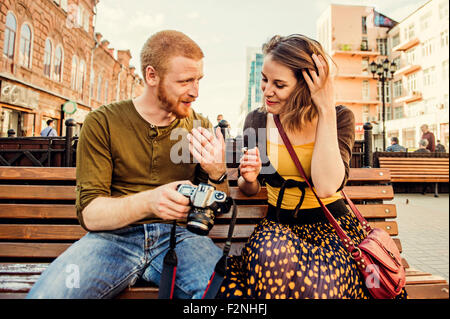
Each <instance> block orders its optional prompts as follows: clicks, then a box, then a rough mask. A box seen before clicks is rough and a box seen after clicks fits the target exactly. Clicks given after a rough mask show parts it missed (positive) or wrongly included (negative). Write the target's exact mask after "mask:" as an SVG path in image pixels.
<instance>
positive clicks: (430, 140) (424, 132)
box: [420, 124, 436, 152]
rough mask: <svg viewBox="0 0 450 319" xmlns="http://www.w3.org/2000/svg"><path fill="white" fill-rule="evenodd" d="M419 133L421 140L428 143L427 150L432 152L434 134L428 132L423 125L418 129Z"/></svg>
mask: <svg viewBox="0 0 450 319" xmlns="http://www.w3.org/2000/svg"><path fill="white" fill-rule="evenodd" d="M420 129H421V131H422V138H421V139H422V140H427V141H428V146H427V149H428V150H430V152H434V150H435V148H436V147H435V142H434V141H435V139H434V134H433V133H432V132H430V131H429V130H428V125H427V124H423V125H422V126H421V127H420Z"/></svg>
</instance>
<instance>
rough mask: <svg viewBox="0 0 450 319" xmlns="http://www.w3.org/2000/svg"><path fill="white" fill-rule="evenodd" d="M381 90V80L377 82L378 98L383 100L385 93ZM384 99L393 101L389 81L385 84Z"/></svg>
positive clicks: (387, 101) (388, 101) (389, 101)
mask: <svg viewBox="0 0 450 319" xmlns="http://www.w3.org/2000/svg"><path fill="white" fill-rule="evenodd" d="M382 93H383V92H382V90H381V82H377V100H378V101H382V98H383V95H382ZM384 99H385V100H384V101H385V102H386V103H391V88H390V86H389V84H388V83H385V84H384Z"/></svg>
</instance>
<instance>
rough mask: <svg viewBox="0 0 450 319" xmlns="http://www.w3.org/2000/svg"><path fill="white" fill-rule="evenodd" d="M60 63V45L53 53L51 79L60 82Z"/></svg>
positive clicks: (61, 53)
mask: <svg viewBox="0 0 450 319" xmlns="http://www.w3.org/2000/svg"><path fill="white" fill-rule="evenodd" d="M62 63H63V50H62V47H61V46H60V45H58V46H57V47H56V51H55V64H54V66H53V79H54V80H56V81H59V82H61V81H62Z"/></svg>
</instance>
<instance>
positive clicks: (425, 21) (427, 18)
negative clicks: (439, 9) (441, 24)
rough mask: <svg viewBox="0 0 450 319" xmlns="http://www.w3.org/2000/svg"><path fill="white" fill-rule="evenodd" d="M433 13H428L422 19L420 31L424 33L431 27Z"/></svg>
mask: <svg viewBox="0 0 450 319" xmlns="http://www.w3.org/2000/svg"><path fill="white" fill-rule="evenodd" d="M430 20H431V11H428V12H427V13H425V14H424V15H422V16H421V17H420V30H421V31H424V30H426V29H428V27H429V26H430Z"/></svg>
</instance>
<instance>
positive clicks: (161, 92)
mask: <svg viewBox="0 0 450 319" xmlns="http://www.w3.org/2000/svg"><path fill="white" fill-rule="evenodd" d="M158 99H159V100H160V101H161V104H162V105H163V107H164V110H166V111H167V112H171V113H173V114H174V115H175V116H176V117H177V118H178V119H182V118H185V117H188V116H189V115H190V114H191V112H192V109H191V107H190V106H189V107H186V106H185V105H184V104H183V103H182V102H188V103H189V102H194V99H190V98H185V99H181V98H180V99H178V100H177V101H176V100H173V99H172V100H171V99H170V98H169V97H168V96H167V92H166V90H165V89H164V87H163V85H162V84H160V85H159V86H158Z"/></svg>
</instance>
